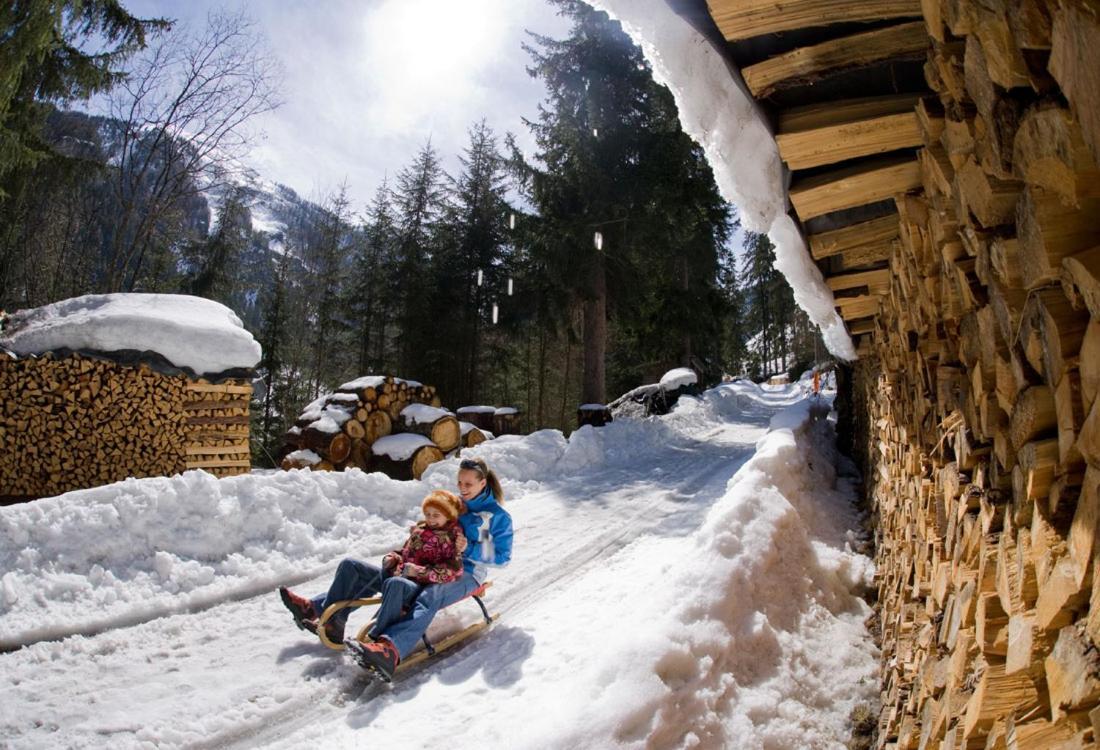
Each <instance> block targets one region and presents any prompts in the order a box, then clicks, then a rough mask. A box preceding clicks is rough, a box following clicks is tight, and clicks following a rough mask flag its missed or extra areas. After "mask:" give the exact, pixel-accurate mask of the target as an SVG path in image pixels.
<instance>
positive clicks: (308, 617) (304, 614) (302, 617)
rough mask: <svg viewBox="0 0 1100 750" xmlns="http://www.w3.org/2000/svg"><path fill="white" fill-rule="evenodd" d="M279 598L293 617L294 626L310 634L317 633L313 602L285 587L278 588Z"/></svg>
mask: <svg viewBox="0 0 1100 750" xmlns="http://www.w3.org/2000/svg"><path fill="white" fill-rule="evenodd" d="M279 597H280V598H281V599H282V600H283V604H285V605H286V608H287V609H289V610H290V614H292V615H293V616H294V624H295V625H297V626H298V627H299V628H301V629H302V630H308V631H309V632H311V633H316V632H317V613H316V612H314V611H313V602H311V601H310V600H309V599H303V598H302V597H300V596H298V595H297V594H295V593H294V592H293V591H291V590H290V589H288V588H287V587H286V586H280V587H279ZM310 625H312V626H313V627H310Z"/></svg>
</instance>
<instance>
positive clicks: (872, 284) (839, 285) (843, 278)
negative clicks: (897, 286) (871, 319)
mask: <svg viewBox="0 0 1100 750" xmlns="http://www.w3.org/2000/svg"><path fill="white" fill-rule="evenodd" d="M825 283H826V284H828V286H829V288H830V289H832V290H833V291H834V292H836V291H840V290H842V289H858V288H860V287H867V291H868V292H869V293H870V294H886V293H887V292H888V291H890V269H889V268H878V269H875V270H874V271H856V272H854V273H842V274H837V275H836V276H830V277H828V278H827V279H825Z"/></svg>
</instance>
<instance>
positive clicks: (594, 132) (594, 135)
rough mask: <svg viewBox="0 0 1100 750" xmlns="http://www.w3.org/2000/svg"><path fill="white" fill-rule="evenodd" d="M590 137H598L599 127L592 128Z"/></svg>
mask: <svg viewBox="0 0 1100 750" xmlns="http://www.w3.org/2000/svg"><path fill="white" fill-rule="evenodd" d="M592 137H593V138H599V137H600V129H599V128H592Z"/></svg>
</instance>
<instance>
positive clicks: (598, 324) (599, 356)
mask: <svg viewBox="0 0 1100 750" xmlns="http://www.w3.org/2000/svg"><path fill="white" fill-rule="evenodd" d="M591 295H592V296H591V297H589V298H587V299H585V301H584V384H583V386H582V388H581V400H582V401H583V402H584V403H586V404H602V403H604V400H605V397H606V386H605V365H606V362H605V360H606V354H607V275H606V271H605V269H604V263H603V258H602V257H600V258H598V259H597V261H596V264H595V268H594V269H593V270H592V287H591Z"/></svg>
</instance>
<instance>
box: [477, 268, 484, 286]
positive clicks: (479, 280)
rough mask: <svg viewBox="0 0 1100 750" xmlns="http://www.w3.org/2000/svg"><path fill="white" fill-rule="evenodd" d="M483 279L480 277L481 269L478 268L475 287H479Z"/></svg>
mask: <svg viewBox="0 0 1100 750" xmlns="http://www.w3.org/2000/svg"><path fill="white" fill-rule="evenodd" d="M484 278H485V277H484V276H483V275H482V272H481V269H480V268H479V269H477V285H478V286H481V282H482V281H483V280H484Z"/></svg>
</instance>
